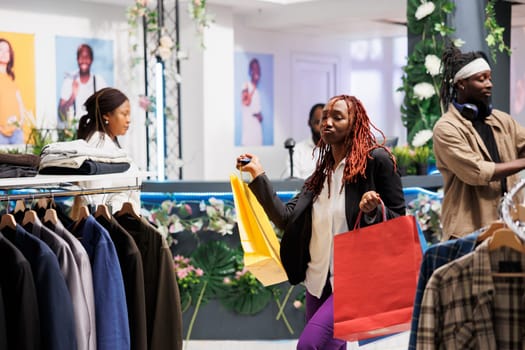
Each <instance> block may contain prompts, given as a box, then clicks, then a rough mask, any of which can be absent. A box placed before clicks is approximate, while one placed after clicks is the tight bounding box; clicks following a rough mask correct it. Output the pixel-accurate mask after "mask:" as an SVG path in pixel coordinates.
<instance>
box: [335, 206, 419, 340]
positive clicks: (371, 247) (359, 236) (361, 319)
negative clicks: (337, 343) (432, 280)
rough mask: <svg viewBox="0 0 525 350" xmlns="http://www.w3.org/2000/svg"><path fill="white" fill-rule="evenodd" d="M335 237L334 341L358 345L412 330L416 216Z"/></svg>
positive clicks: (360, 228) (416, 263)
mask: <svg viewBox="0 0 525 350" xmlns="http://www.w3.org/2000/svg"><path fill="white" fill-rule="evenodd" d="M384 213H385V210H384V209H383V222H381V223H377V224H374V225H371V226H367V227H357V223H359V222H360V218H361V213H359V216H358V219H357V222H356V227H354V229H353V230H352V231H349V232H345V233H341V234H338V235H336V236H335V238H334V337H335V338H339V339H346V340H349V341H356V340H362V339H368V338H373V337H378V336H382V335H388V334H393V333H397V332H402V331H406V330H409V329H410V322H411V317H412V308H413V303H414V297H415V293H416V286H417V277H418V273H419V268H420V264H421V258H422V253H421V245H420V243H419V237H418V230H417V225H416V220H415V218H414V216H408V215H407V216H400V217H397V218H394V219H391V220H386V217H385V215H384Z"/></svg>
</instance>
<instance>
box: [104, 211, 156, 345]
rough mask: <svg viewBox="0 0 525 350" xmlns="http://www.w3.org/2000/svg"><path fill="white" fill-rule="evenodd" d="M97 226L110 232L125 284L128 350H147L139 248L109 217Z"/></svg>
mask: <svg viewBox="0 0 525 350" xmlns="http://www.w3.org/2000/svg"><path fill="white" fill-rule="evenodd" d="M96 219H97V221H98V223H99V224H101V225H102V226H104V228H105V229H106V230H107V231H108V232H109V235H110V237H111V240H112V241H113V243H114V244H115V249H116V250H117V255H118V259H119V263H120V269H121V271H122V279H123V280H124V289H125V292H126V305H127V308H128V320H129V334H130V340H131V350H146V349H147V346H148V341H147V331H146V296H145V294H144V268H143V266H142V257H141V255H140V251H139V248H138V247H137V244H136V243H135V241H134V240H133V237H131V235H130V234H129V233H128V232H127V231H126V230H125V229H124V228H123V227H122V226H120V224H119V223H118V221H117V220H116V219H115V218H113V217H111V218H110V219H109V220H108V219H107V218H105V217H103V216H98V217H96Z"/></svg>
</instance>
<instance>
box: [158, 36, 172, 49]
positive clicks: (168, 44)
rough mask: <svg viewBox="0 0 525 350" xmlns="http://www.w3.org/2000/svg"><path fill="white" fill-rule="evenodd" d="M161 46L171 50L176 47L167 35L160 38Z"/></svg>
mask: <svg viewBox="0 0 525 350" xmlns="http://www.w3.org/2000/svg"><path fill="white" fill-rule="evenodd" d="M159 45H160V46H162V47H165V48H168V49H171V48H172V47H173V45H174V43H173V40H171V38H170V37H169V36H167V35H163V36H161V37H160V40H159Z"/></svg>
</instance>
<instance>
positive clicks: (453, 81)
mask: <svg viewBox="0 0 525 350" xmlns="http://www.w3.org/2000/svg"><path fill="white" fill-rule="evenodd" d="M442 64H443V81H442V86H441V104H442V106H443V109H444V110H446V113H445V114H443V115H442V116H441V118H440V119H439V120H438V121H437V122H436V124H435V126H434V133H433V141H434V154H435V157H436V166H437V168H438V169H439V171H440V172H441V174H442V176H443V185H444V197H443V205H442V213H441V223H442V225H443V238H442V239H443V240H447V239H449V238H454V237H461V236H464V235H466V234H469V233H472V232H473V231H475V230H477V229H480V228H482V227H484V226H487V225H488V224H490V223H492V222H493V221H495V220H497V219H498V218H499V213H498V205H499V203H500V199H501V198H502V195H503V194H504V193H505V192H507V190H510V189H511V188H512V186H514V184H515V183H516V182H517V181H518V180H519V176H518V174H517V173H518V172H519V171H520V170H522V169H525V128H523V127H522V126H521V125H520V124H519V123H518V122H517V121H516V120H514V119H513V118H512V117H511V116H510V115H509V114H507V113H505V112H502V111H500V110H497V109H493V108H492V104H491V95H492V87H493V85H492V75H491V69H490V66H489V63H488V60H487V58H486V56H485V54H484V53H482V52H480V51H478V52H467V53H462V52H461V51H460V50H459V49H458V48H456V47H455V46H454V45H452V44H450V45H448V46H447V48H446V50H445V51H444V53H443V57H442Z"/></svg>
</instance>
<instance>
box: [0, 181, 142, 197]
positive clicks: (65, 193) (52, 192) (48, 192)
mask: <svg viewBox="0 0 525 350" xmlns="http://www.w3.org/2000/svg"><path fill="white" fill-rule="evenodd" d="M141 188H142V186H140V185H135V186H118V187H102V188H92V189H78V190H62V189H60V188H58V187H57V188H52V189H51V188H47V189H44V188H40V190H45V192H36V193H19V194H4V195H0V201H10V200H19V199H39V198H50V197H51V198H54V197H73V196H87V195H93V194H106V193H117V192H124V191H138V190H140V189H141ZM35 189H38V188H35Z"/></svg>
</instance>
